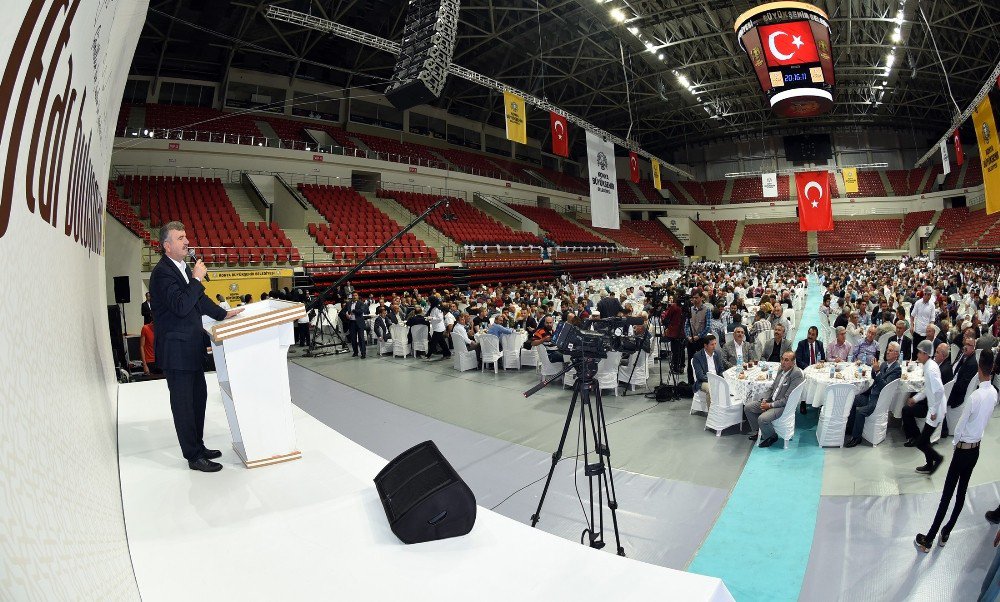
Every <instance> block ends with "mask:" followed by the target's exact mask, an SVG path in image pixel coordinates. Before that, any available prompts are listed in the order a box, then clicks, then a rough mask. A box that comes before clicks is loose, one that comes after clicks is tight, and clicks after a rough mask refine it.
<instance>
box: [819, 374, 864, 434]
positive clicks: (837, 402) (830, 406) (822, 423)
mask: <svg viewBox="0 0 1000 602" xmlns="http://www.w3.org/2000/svg"><path fill="white" fill-rule="evenodd" d="M855 393H857V389H855V388H854V385H851V384H848V383H838V384H835V385H830V386H828V387H827V388H826V401H825V402H824V404H823V409H822V410H820V413H819V423H818V424H817V425H816V439H817V441H818V442H819V446H820V447H844V433H845V431H846V430H847V417H848V416H849V415H850V413H851V408H853V407H854V395H855Z"/></svg>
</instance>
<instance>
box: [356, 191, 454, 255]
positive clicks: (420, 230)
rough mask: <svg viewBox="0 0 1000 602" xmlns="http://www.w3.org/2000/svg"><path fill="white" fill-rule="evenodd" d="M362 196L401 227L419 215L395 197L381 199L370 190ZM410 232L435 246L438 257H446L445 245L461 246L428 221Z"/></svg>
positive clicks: (430, 245)
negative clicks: (395, 199)
mask: <svg viewBox="0 0 1000 602" xmlns="http://www.w3.org/2000/svg"><path fill="white" fill-rule="evenodd" d="M361 196H363V197H365V198H366V199H368V202H369V203H371V204H372V205H374V206H375V208H376V209H378V210H379V211H381V212H382V213H384V214H386V215H388V216H389V217H391V218H392V219H393V220H395V221H396V223H397V224H399V226H400V227H401V228H402V227H405V226H406V224H408V223H410V222H412V221H413V218H415V217H417V216H416V215H414V214H413V213H411V212H410V210H409V209H407V208H406V207H403V206H402V205H400V204H399V203H397V202H396V201H394V200H393V199H381V198H378V197H377V196H376V195H375V194H373V193H370V192H362V193H361ZM410 232H412V233H413V235H414V236H416V237H417V238H419V239H420V240H422V241H424V244H426V245H427V246H428V247H433V248H434V250H436V251H437V252H438V257H439V258H442V259H443V258H444V247H446V246H447V247H452V248H453V249H457V248H458V247H459V245H458V243H456V242H455V241H454V240H452V239H450V238H448V237H447V236H446V235H445V234H444V233H443V232H441V231H440V230H438V229H437V228H435V227H433V226H431V225H430V224H428V223H427V222H421V223H419V224H417V225H416V226H415V227H414V228H413V229H412V230H410Z"/></svg>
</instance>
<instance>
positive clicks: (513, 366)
mask: <svg viewBox="0 0 1000 602" xmlns="http://www.w3.org/2000/svg"><path fill="white" fill-rule="evenodd" d="M501 342H502V343H503V344H502V345H501V348H502V352H503V369H504V370H520V369H521V346H520V345H518V344H517V333H511V334H505V335H503V339H501Z"/></svg>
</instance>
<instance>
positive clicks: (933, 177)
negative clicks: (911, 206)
mask: <svg viewBox="0 0 1000 602" xmlns="http://www.w3.org/2000/svg"><path fill="white" fill-rule="evenodd" d="M930 171H931V173H930V175H929V176H927V180H926V181H925V182H924V185H923V186H921V187H920V190H918V191H917V194H924V193H927V192H931V191H932V190H936V188H937V178H938V176H939V175H941V173H942V172H943V171H944V168H943V167H942V166H941V164H940V163H935V164H934V165H931V169H930Z"/></svg>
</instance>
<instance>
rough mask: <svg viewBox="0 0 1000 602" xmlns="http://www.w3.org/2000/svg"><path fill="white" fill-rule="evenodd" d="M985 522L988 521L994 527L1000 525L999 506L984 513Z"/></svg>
mask: <svg viewBox="0 0 1000 602" xmlns="http://www.w3.org/2000/svg"><path fill="white" fill-rule="evenodd" d="M986 520H988V521H990V522H991V523H993V524H994V525H995V524H997V523H1000V506H997V509H996V510H988V511H987V512H986Z"/></svg>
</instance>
